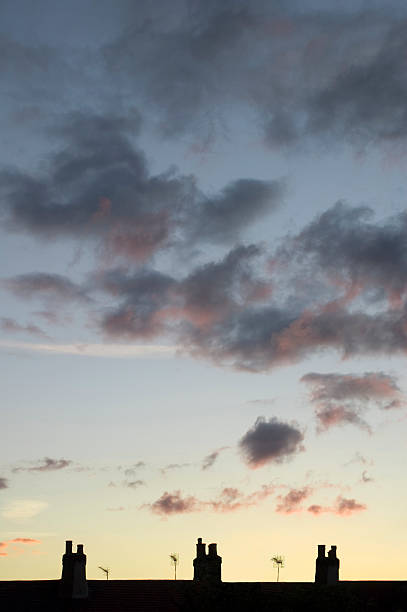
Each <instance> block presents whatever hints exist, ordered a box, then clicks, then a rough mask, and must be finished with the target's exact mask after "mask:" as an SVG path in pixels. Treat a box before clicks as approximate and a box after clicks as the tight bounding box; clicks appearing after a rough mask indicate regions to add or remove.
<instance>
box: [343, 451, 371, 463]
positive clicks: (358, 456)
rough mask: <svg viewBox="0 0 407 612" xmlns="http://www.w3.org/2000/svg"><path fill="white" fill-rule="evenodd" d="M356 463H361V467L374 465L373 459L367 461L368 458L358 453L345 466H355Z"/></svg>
mask: <svg viewBox="0 0 407 612" xmlns="http://www.w3.org/2000/svg"><path fill="white" fill-rule="evenodd" d="M355 463H356V464H359V463H360V464H361V465H373V461H372V460H371V459H367V458H366V457H364V456H363V455H361V454H360V453H359V452H356V453H355V454H354V456H353V457H352V459H350V460H349V461H347V462H346V463H345V464H344V465H345V466H348V465H353V464H355Z"/></svg>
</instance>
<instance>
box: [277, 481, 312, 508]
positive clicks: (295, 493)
mask: <svg viewBox="0 0 407 612" xmlns="http://www.w3.org/2000/svg"><path fill="white" fill-rule="evenodd" d="M311 493H312V489H311V488H310V487H303V488H302V489H291V490H290V491H289V492H288V493H287V494H286V495H284V496H282V495H280V496H279V498H278V499H279V500H280V502H279V503H278V504H277V507H276V512H281V513H283V514H291V513H293V512H299V511H300V510H302V508H301V502H303V501H304V500H305V499H307V497H309V496H310V495H311Z"/></svg>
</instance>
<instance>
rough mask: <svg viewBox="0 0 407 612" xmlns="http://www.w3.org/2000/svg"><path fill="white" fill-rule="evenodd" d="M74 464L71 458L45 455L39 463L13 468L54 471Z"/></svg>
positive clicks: (14, 469)
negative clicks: (53, 457)
mask: <svg viewBox="0 0 407 612" xmlns="http://www.w3.org/2000/svg"><path fill="white" fill-rule="evenodd" d="M71 464H72V461H71V460H69V459H51V458H50V457H44V459H41V460H40V461H39V462H38V464H37V465H32V466H29V467H21V466H19V467H15V468H13V470H12V471H13V472H14V473H17V472H54V471H57V470H63V469H65V468H67V467H69V466H70V465H71Z"/></svg>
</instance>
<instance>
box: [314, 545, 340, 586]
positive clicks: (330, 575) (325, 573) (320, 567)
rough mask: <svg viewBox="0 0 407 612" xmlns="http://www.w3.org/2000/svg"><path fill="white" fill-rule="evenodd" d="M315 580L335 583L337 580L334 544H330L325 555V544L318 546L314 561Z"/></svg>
mask: <svg viewBox="0 0 407 612" xmlns="http://www.w3.org/2000/svg"><path fill="white" fill-rule="evenodd" d="M315 582H316V583H317V584H336V583H337V582H339V559H338V558H337V556H336V546H331V549H330V550H329V551H328V556H325V545H324V544H320V545H319V546H318V557H317V558H316V562H315Z"/></svg>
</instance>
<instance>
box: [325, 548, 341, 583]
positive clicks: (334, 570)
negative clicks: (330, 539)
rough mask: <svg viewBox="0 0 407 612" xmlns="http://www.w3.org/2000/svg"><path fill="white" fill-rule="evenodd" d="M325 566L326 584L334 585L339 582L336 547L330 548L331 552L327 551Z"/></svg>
mask: <svg viewBox="0 0 407 612" xmlns="http://www.w3.org/2000/svg"><path fill="white" fill-rule="evenodd" d="M327 565H328V571H327V584H336V583H337V582H339V559H338V558H337V556H336V546H331V550H330V551H328V559H327Z"/></svg>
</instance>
